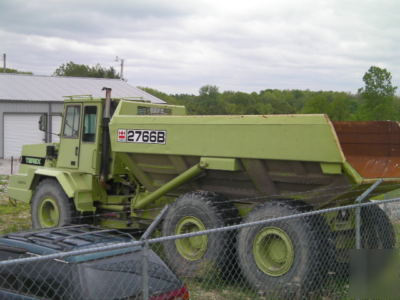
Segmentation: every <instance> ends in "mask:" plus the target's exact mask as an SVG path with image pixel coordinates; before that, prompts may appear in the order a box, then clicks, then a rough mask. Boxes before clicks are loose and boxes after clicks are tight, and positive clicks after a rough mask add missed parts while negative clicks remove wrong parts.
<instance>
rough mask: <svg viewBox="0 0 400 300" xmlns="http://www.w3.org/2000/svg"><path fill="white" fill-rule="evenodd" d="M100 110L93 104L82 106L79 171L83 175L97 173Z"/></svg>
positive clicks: (98, 106)
mask: <svg viewBox="0 0 400 300" xmlns="http://www.w3.org/2000/svg"><path fill="white" fill-rule="evenodd" d="M100 109H101V106H100V105H99V104H94V103H93V104H87V105H84V106H83V123H82V137H81V148H80V154H79V156H80V163H79V170H80V171H82V172H85V173H91V174H97V173H98V172H99V163H100V157H99V155H100V151H98V147H99V144H100V138H99V137H100V134H101V133H100V130H101V129H100V126H99V125H100V124H101V119H100V117H101V114H100Z"/></svg>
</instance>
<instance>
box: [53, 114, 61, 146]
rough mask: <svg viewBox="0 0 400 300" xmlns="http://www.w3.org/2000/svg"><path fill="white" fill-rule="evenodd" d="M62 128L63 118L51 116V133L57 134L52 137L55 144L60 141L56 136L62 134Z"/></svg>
mask: <svg viewBox="0 0 400 300" xmlns="http://www.w3.org/2000/svg"><path fill="white" fill-rule="evenodd" d="M60 128H61V116H56V115H54V116H51V132H52V133H55V134H52V135H51V141H52V142H53V143H58V142H59V141H60V137H59V136H58V135H56V134H60Z"/></svg>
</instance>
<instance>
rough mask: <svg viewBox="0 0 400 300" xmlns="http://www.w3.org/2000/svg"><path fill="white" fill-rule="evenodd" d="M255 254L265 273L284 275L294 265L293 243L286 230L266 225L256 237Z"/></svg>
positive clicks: (258, 264)
mask: <svg viewBox="0 0 400 300" xmlns="http://www.w3.org/2000/svg"><path fill="white" fill-rule="evenodd" d="M253 256H254V259H255V262H256V264H257V266H258V268H259V269H260V270H261V271H263V272H264V273H265V274H267V275H270V276H282V275H284V274H286V273H287V272H288V271H289V270H290V268H291V267H292V265H293V261H294V248H293V243H292V241H291V239H290V237H289V236H288V234H287V233H286V232H285V231H284V230H282V229H280V228H277V227H266V228H263V229H262V230H261V231H260V232H258V233H257V235H256V237H255V239H254V242H253Z"/></svg>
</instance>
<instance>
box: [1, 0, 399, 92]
mask: <svg viewBox="0 0 400 300" xmlns="http://www.w3.org/2000/svg"><path fill="white" fill-rule="evenodd" d="M399 13H400V1H398V0H363V1H360V0H336V1H334V0H319V1H317V0H312V1H311V0H292V1H289V0H274V1H270V0H247V1H243V0H242V1H236V0H229V1H228V0H180V1H179V0H168V1H166V0H143V1H139V0H113V1H105V0H79V1H77V0H68V1H65V0H0V54H1V53H6V54H7V67H9V68H14V69H18V70H24V71H31V72H33V73H34V74H36V75H52V74H53V73H54V71H55V69H56V68H57V67H59V66H60V65H62V64H64V63H66V62H68V61H73V62H75V63H78V64H88V65H95V64H97V63H99V64H101V65H102V66H104V67H110V66H113V67H115V68H116V69H117V70H118V71H119V62H116V61H115V57H116V56H118V57H120V58H123V59H124V61H125V66H124V77H125V79H126V80H127V81H128V83H130V84H131V85H134V86H146V87H151V88H155V89H158V90H161V91H163V92H167V93H194V94H197V93H198V90H199V88H200V87H201V86H203V85H206V84H212V85H216V86H218V87H219V88H220V90H221V91H225V90H233V91H244V92H253V91H254V92H259V91H260V90H264V89H310V90H335V91H345V92H351V93H356V92H357V90H358V88H360V87H362V86H363V81H362V76H363V74H364V73H365V72H366V71H367V70H368V68H369V67H370V66H372V65H375V66H379V67H381V68H386V69H387V70H388V71H390V72H391V73H392V76H393V80H392V83H393V84H394V85H396V86H399V85H400V51H399V48H400V30H399V22H398V21H399Z"/></svg>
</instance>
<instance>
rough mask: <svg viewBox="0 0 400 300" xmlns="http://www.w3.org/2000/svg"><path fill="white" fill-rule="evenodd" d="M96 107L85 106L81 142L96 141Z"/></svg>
mask: <svg viewBox="0 0 400 300" xmlns="http://www.w3.org/2000/svg"><path fill="white" fill-rule="evenodd" d="M96 125H97V107H96V106H85V109H84V119H83V136H82V141H83V142H94V141H95V140H96Z"/></svg>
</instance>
